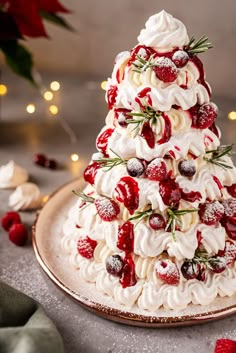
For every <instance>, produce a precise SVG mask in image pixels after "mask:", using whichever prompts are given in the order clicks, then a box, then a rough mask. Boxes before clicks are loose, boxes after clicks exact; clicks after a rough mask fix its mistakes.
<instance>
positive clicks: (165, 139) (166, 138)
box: [157, 113, 171, 145]
mask: <svg viewBox="0 0 236 353" xmlns="http://www.w3.org/2000/svg"><path fill="white" fill-rule="evenodd" d="M162 118H163V119H164V121H165V128H164V131H163V134H162V137H161V139H160V140H159V141H157V143H158V144H159V145H160V144H162V143H165V142H168V141H169V139H170V138H171V121H170V119H169V117H168V115H166V114H164V113H163V114H162Z"/></svg>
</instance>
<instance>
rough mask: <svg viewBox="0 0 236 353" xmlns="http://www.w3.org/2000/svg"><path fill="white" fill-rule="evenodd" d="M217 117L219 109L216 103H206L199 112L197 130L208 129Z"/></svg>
mask: <svg viewBox="0 0 236 353" xmlns="http://www.w3.org/2000/svg"><path fill="white" fill-rule="evenodd" d="M216 116H217V107H216V105H215V104H214V103H205V104H203V105H202V106H201V107H200V108H199V110H198V115H197V119H196V128H198V129H207V128H209V127H210V126H212V124H213V123H214V121H215V118H216Z"/></svg>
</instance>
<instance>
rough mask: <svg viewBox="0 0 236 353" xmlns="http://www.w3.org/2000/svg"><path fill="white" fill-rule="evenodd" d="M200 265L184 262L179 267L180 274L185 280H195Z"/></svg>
mask: <svg viewBox="0 0 236 353" xmlns="http://www.w3.org/2000/svg"><path fill="white" fill-rule="evenodd" d="M200 267H201V266H200V264H195V263H193V262H190V261H185V262H184V263H183V265H182V266H181V272H182V275H183V276H184V278H186V279H188V280H189V279H195V278H197V276H198V275H199V271H200Z"/></svg>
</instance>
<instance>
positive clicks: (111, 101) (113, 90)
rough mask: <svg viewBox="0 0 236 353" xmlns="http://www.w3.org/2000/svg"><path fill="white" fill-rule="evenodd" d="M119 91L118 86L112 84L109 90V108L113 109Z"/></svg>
mask: <svg viewBox="0 0 236 353" xmlns="http://www.w3.org/2000/svg"><path fill="white" fill-rule="evenodd" d="M117 91H118V87H117V86H110V88H109V90H108V91H107V101H108V108H109V109H112V108H113V106H114V105H115V103H116V97H117Z"/></svg>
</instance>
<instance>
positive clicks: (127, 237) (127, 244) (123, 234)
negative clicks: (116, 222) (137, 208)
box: [116, 222, 134, 253]
mask: <svg viewBox="0 0 236 353" xmlns="http://www.w3.org/2000/svg"><path fill="white" fill-rule="evenodd" d="M116 245H117V248H118V249H120V250H123V251H125V252H126V253H129V252H132V251H133V250H134V225H133V224H132V223H131V222H125V223H124V224H123V225H122V226H119V228H118V240H117V244H116Z"/></svg>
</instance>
